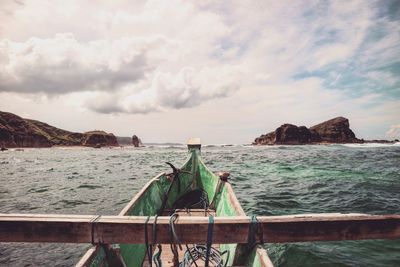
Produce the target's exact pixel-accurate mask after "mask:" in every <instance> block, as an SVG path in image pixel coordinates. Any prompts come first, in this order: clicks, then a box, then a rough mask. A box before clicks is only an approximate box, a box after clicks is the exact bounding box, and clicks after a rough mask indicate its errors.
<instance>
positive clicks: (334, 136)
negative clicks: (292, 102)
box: [253, 117, 365, 145]
mask: <svg viewBox="0 0 400 267" xmlns="http://www.w3.org/2000/svg"><path fill="white" fill-rule="evenodd" d="M364 142H365V141H364V140H362V139H358V138H357V137H356V135H355V134H354V132H353V131H352V130H351V129H350V123H349V120H348V119H346V118H344V117H337V118H334V119H331V120H328V121H325V122H322V123H320V124H317V125H315V126H312V127H310V128H307V127H305V126H296V125H293V124H283V125H281V126H280V127H278V128H277V129H276V130H275V131H273V132H270V133H267V134H263V135H261V136H260V137H258V138H256V139H255V140H254V142H253V145H306V144H324V143H326V144H332V143H364Z"/></svg>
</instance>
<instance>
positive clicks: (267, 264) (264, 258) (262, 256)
mask: <svg viewBox="0 0 400 267" xmlns="http://www.w3.org/2000/svg"><path fill="white" fill-rule="evenodd" d="M199 162H200V163H201V164H202V165H203V167H204V168H205V169H206V170H207V171H208V172H210V173H211V174H213V175H214V176H216V177H217V178H218V179H219V177H218V176H217V175H216V174H215V173H214V172H212V171H211V170H210V169H209V168H208V167H207V165H206V164H205V163H204V162H203V161H202V159H201V158H199ZM223 185H224V187H225V189H226V191H227V194H228V197H229V202H230V203H231V204H232V207H233V208H234V209H235V211H236V212H237V213H238V215H239V216H246V217H247V215H246V213H245V211H244V210H243V208H242V205H241V204H240V202H239V200H238V199H237V197H236V194H235V191H234V190H233V187H232V185H231V184H230V183H229V182H223ZM255 253H256V256H258V257H259V260H260V264H261V266H262V267H274V265H273V263H272V261H271V259H270V258H269V256H268V253H267V251H266V249H265V248H263V247H262V246H261V245H257V248H256V251H255Z"/></svg>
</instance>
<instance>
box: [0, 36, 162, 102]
mask: <svg viewBox="0 0 400 267" xmlns="http://www.w3.org/2000/svg"><path fill="white" fill-rule="evenodd" d="M154 42H156V40H155V39H153V40H152V39H137V38H125V39H120V40H116V41H113V42H107V41H101V40H100V41H92V42H88V43H81V42H78V41H77V40H76V39H75V38H74V36H73V35H72V34H57V35H56V36H55V37H54V38H51V39H38V38H31V39H29V40H27V41H26V42H12V41H9V40H7V39H5V40H2V41H1V42H0V92H16V93H38V92H42V93H46V94H50V95H52V94H65V93H69V92H75V91H103V90H108V91H112V90H117V89H118V88H120V87H121V86H124V85H126V84H129V83H134V82H136V81H138V80H140V79H143V77H144V75H145V74H146V73H147V72H148V71H150V70H151V69H152V68H154V66H151V65H150V64H149V62H148V59H147V52H148V49H149V46H151V45H152V43H154Z"/></svg>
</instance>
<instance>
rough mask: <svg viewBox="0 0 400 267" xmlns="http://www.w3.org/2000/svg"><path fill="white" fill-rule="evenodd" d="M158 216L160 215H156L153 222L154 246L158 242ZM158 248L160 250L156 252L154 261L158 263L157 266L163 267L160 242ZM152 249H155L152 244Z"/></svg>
mask: <svg viewBox="0 0 400 267" xmlns="http://www.w3.org/2000/svg"><path fill="white" fill-rule="evenodd" d="M157 218H158V215H156V216H155V217H154V222H153V246H155V244H156V242H157ZM157 248H158V252H157V253H156V254H154V256H153V261H154V264H155V265H156V267H162V263H161V258H160V257H161V253H162V248H161V245H160V244H158V246H157ZM151 251H153V247H152V246H151Z"/></svg>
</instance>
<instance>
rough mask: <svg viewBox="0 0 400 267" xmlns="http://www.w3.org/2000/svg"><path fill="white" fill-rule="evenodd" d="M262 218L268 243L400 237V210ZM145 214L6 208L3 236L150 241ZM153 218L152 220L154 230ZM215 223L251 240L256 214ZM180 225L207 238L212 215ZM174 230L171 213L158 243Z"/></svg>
mask: <svg viewBox="0 0 400 267" xmlns="http://www.w3.org/2000/svg"><path fill="white" fill-rule="evenodd" d="M257 219H258V222H259V225H260V227H261V228H262V233H263V240H264V242H266V243H286V242H307V241H334V240H361V239H400V215H367V214H310V215H289V216H260V217H258V218H257ZM145 220H146V217H144V216H140V217H139V216H100V217H99V216H96V215H32V214H0V242H55V243H92V242H93V243H99V242H101V243H105V244H113V243H144V242H145V241H144V234H143V233H144V225H145ZM153 220H154V218H151V219H150V221H149V224H148V226H147V227H148V233H149V236H152V223H153ZM214 224H215V225H214V235H213V240H214V243H216V244H222V243H246V242H247V236H248V231H249V225H250V217H247V216H235V217H215V222H214ZM175 229H176V233H177V235H178V236H179V239H180V240H181V242H182V243H205V242H206V240H207V229H208V218H207V217H183V216H182V217H179V218H178V220H177V222H176V225H175ZM168 230H169V217H167V216H162V217H158V220H157V237H158V240H157V243H162V244H167V243H170V237H169V232H168ZM232 233H234V234H232ZM257 239H258V241H259V237H258V236H257Z"/></svg>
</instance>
